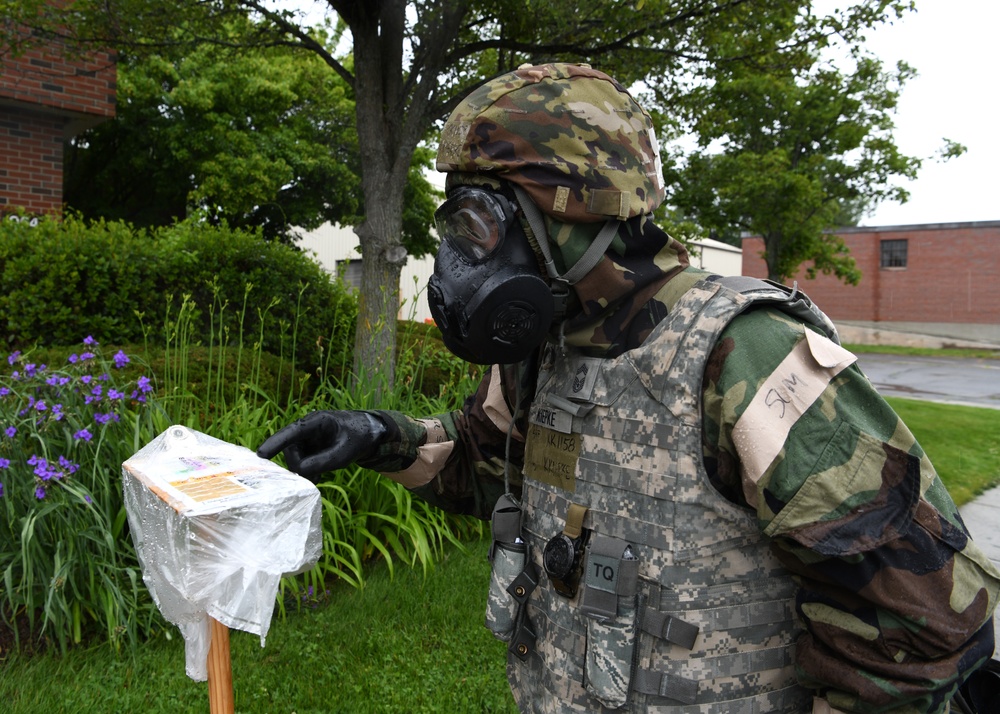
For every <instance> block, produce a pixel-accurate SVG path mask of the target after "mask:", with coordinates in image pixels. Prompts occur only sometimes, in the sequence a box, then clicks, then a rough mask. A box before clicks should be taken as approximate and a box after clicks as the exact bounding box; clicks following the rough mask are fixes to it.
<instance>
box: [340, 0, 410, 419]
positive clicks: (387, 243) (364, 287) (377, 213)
mask: <svg viewBox="0 0 1000 714" xmlns="http://www.w3.org/2000/svg"><path fill="white" fill-rule="evenodd" d="M405 11H406V3H405V2H403V1H402V0H383V2H380V3H372V4H371V5H369V6H367V7H357V8H355V12H354V14H352V16H351V32H352V34H353V37H354V57H355V100H356V118H357V127H358V147H359V150H360V153H361V163H362V172H361V173H362V176H361V184H362V187H363V190H364V202H365V220H364V222H362V223H361V225H359V226H357V228H355V232H356V233H357V234H358V238H359V239H360V242H361V300H360V303H359V305H358V326H357V332H356V334H355V338H354V378H355V384H356V386H362V387H364V388H373V389H374V396H375V401H378V398H379V396H380V395H381V394H382V393H383V392H384V390H388V389H391V388H392V384H393V382H394V379H395V371H396V317H397V314H398V312H399V276H400V273H401V271H402V268H403V265H404V264H405V262H406V249H405V248H403V244H402V236H403V189H404V187H405V185H406V180H407V176H408V173H409V167H410V161H411V160H412V158H413V152H414V149H415V148H416V141H415V140H414V141H409V140H408V138H407V137H404V136H402V134H403V132H401V131H400V130H399V126H400V122H401V121H402V117H401V114H402V109H403V107H404V106H405V92H404V89H403V30H404V13H405Z"/></svg>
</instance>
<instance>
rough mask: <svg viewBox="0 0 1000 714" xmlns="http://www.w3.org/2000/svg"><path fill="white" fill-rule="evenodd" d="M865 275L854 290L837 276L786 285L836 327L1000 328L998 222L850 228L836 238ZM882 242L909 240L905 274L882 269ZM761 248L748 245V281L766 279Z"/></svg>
mask: <svg viewBox="0 0 1000 714" xmlns="http://www.w3.org/2000/svg"><path fill="white" fill-rule="evenodd" d="M839 235H840V236H841V237H842V238H843V239H844V242H845V243H846V244H847V247H848V248H849V249H850V251H851V255H852V256H853V257H854V260H855V261H856V262H857V265H858V268H859V269H860V270H861V274H862V277H861V282H860V284H858V285H857V286H850V285H844V284H843V283H841V282H840V281H838V280H837V279H836V278H834V277H833V276H827V275H818V276H817V277H816V279H815V280H807V279H806V278H805V270H804V267H805V266H803V268H802V269H800V270H799V272H798V274H797V275H795V276H794V277H792V278H789V279H788V280H787V282H788V283H789V284H790V283H791V282H792V281H793V280H797V281H798V283H799V287H801V288H802V290H804V291H805V292H806V293H807V294H808V295H809V297H811V298H812V299H813V300H814V301H815V302H816V303H817V304H818V305H819V306H820V307H821V308H822V309H823V310H824V311H825V312H826V313H827V314H828V315H830V317H831V318H833V319H834V320H863V321H876V322H935V323H937V322H940V323H948V322H950V323H972V324H984V325H998V324H1000V221H984V222H977V223H948V224H928V225H917V226H891V227H885V228H853V229H848V230H844V231H841V232H839ZM884 240H906V242H907V264H906V267H905V268H882V267H880V260H881V251H880V245H881V242H882V241H884ZM763 249H764V242H763V239H761V238H760V237H758V236H754V237H750V238H744V239H743V274H744V275H751V276H755V277H766V275H767V268H766V265H765V263H764V260H763V258H761V257H760V255H761V252H762V251H763Z"/></svg>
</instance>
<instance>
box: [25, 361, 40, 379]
mask: <svg viewBox="0 0 1000 714" xmlns="http://www.w3.org/2000/svg"><path fill="white" fill-rule="evenodd" d="M37 371H38V369H37V366H36V365H35V363H34V362H29V363H28V364H26V365H24V375H25V376H26V377H34V376H35V372H37Z"/></svg>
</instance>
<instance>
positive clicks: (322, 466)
mask: <svg viewBox="0 0 1000 714" xmlns="http://www.w3.org/2000/svg"><path fill="white" fill-rule="evenodd" d="M389 434H390V431H389V428H388V427H387V426H386V423H385V422H384V421H383V420H382V419H381V418H380V417H379V416H378V415H377V414H374V413H372V412H362V411H318V412H312V413H310V414H306V415H305V416H304V417H302V418H301V419H299V420H298V421H296V422H293V423H291V424H289V425H288V426H286V427H285V428H284V429H281V430H280V431H278V432H277V433H276V434H274V435H272V436H271V437H270V438H268V439H267V441H265V442H264V443H263V444H261V445H260V446H259V447H258V448H257V456H259V457H261V458H262V459H270V458H273V457H274V456H275V455H276V454H277V453H278V452H280V451H284V452H285V463H286V464H288V468H289V469H290V470H291V471H294V472H295V473H297V474H299V475H301V476H305V477H306V478H308V479H311V480H315V477H316V476H319V475H320V474H322V473H324V472H326V471H334V470H336V469H342V468H344V467H345V466H347V465H348V464H352V463H354V462H355V461H357V460H358V459H363V458H365V457H368V456H371V455H372V454H374V453H375V450H376V449H377V448H378V446H379V444H381V443H382V442H383V441H385V440H386V439H387V438H388V437H389Z"/></svg>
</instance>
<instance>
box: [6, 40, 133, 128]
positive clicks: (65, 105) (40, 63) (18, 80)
mask: <svg viewBox="0 0 1000 714" xmlns="http://www.w3.org/2000/svg"><path fill="white" fill-rule="evenodd" d="M0 70H2V71H0V100H13V101H16V102H19V103H24V104H29V105H36V106H39V107H47V108H50V109H55V110H58V111H60V112H67V113H70V114H80V115H84V116H87V117H105V118H106V117H113V116H114V115H115V97H116V93H117V86H116V82H117V72H116V70H115V63H114V57H113V56H112V55H111V54H110V53H108V52H97V53H93V54H91V55H89V56H88V57H85V58H76V57H73V56H66V53H64V51H63V48H62V46H61V45H59V44H52V45H48V46H46V47H36V48H33V49H30V50H28V51H27V52H25V53H24V54H23V55H20V56H19V57H17V58H9V57H4V58H3V61H2V67H0ZM5 103H6V102H5Z"/></svg>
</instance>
